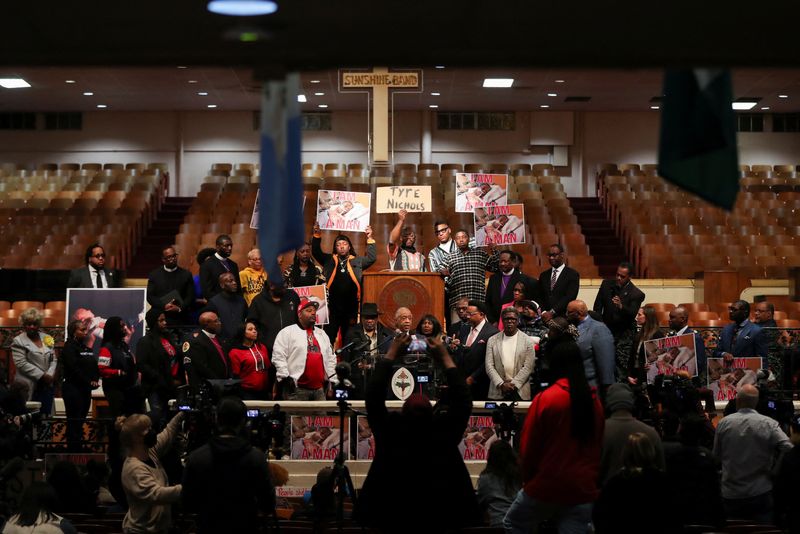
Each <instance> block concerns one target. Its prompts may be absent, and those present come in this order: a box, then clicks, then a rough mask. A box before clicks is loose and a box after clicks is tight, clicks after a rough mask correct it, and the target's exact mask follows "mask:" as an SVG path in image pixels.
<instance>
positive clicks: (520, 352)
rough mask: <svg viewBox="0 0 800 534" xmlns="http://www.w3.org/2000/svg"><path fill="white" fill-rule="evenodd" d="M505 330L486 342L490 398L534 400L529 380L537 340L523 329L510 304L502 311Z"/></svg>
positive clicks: (517, 315) (517, 314)
mask: <svg viewBox="0 0 800 534" xmlns="http://www.w3.org/2000/svg"><path fill="white" fill-rule="evenodd" d="M501 316H502V318H503V331H502V332H500V333H498V334H495V335H493V336H492V337H490V338H489V341H488V342H487V344H486V375H487V376H488V377H489V394H488V397H489V398H490V399H505V400H511V401H513V400H524V401H527V400H531V385H530V382H529V381H528V379H529V378H530V376H531V372H532V371H533V362H534V359H535V357H536V356H535V352H534V346H533V339H531V338H530V336H527V335H525V334H524V333H522V332H520V331H519V329H518V328H517V326H518V325H519V313H518V312H517V310H516V308H514V307H513V306H512V307H509V308H506V309H504V310H503V312H502V313H501Z"/></svg>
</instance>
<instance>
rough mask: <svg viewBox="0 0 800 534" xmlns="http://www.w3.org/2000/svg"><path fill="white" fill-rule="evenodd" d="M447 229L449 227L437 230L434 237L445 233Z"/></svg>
mask: <svg viewBox="0 0 800 534" xmlns="http://www.w3.org/2000/svg"><path fill="white" fill-rule="evenodd" d="M449 229H450V227H449V226H445V227H444V228H439V229H438V230H436V235H439V234H443V233H445V232H446V231H448V230H449Z"/></svg>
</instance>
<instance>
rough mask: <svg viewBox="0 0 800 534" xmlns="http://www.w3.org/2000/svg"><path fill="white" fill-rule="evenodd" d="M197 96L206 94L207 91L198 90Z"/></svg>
mask: <svg viewBox="0 0 800 534" xmlns="http://www.w3.org/2000/svg"><path fill="white" fill-rule="evenodd" d="M197 96H208V93H206V92H205V91H200V92H199V93H197Z"/></svg>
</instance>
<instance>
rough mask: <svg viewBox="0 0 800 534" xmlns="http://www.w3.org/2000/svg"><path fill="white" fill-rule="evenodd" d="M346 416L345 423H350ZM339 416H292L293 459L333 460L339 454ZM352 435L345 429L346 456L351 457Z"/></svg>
mask: <svg viewBox="0 0 800 534" xmlns="http://www.w3.org/2000/svg"><path fill="white" fill-rule="evenodd" d="M349 421H350V420H349V419H347V418H345V425H347V424H348V423H349ZM339 423H340V421H339V417H338V416H334V415H311V416H303V415H293V416H292V453H291V455H290V458H291V459H292V460H326V461H331V462H332V461H333V460H335V459H336V456H337V455H338V454H339V433H340V431H341V430H340V428H339ZM349 450H350V436H349V435H348V432H347V429H346V428H345V429H344V451H345V455H346V456H345V458H346V459H347V458H349V456H350V455H349Z"/></svg>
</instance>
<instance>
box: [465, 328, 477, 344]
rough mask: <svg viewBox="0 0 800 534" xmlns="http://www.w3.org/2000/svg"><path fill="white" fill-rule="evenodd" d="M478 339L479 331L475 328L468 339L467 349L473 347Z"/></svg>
mask: <svg viewBox="0 0 800 534" xmlns="http://www.w3.org/2000/svg"><path fill="white" fill-rule="evenodd" d="M476 337H478V331H477V330H476V329H474V328H473V329H472V332H470V333H469V336H468V337H467V343H466V345H467V347H471V346H472V344H473V343H474V342H475V338H476Z"/></svg>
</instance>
